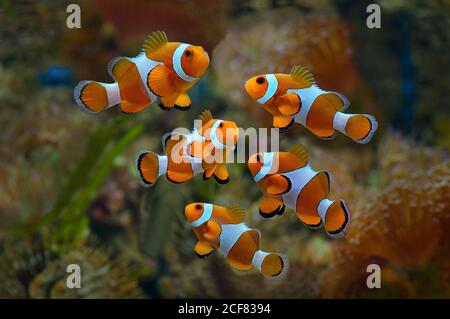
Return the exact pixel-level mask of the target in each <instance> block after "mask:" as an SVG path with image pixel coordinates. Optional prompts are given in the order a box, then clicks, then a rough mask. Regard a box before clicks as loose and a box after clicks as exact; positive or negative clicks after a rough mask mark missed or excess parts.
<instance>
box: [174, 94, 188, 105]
mask: <svg viewBox="0 0 450 319" xmlns="http://www.w3.org/2000/svg"><path fill="white" fill-rule="evenodd" d="M175 105H176V106H178V107H179V108H181V109H188V108H190V107H191V98H190V97H189V95H188V94H187V93H181V94H180V95H178V97H177V99H176V101H175Z"/></svg>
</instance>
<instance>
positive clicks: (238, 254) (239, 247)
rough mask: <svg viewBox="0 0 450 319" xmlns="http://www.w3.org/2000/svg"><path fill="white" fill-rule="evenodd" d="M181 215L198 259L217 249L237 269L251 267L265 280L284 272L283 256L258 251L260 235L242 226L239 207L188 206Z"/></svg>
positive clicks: (243, 216) (198, 204)
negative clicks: (194, 239)
mask: <svg viewBox="0 0 450 319" xmlns="http://www.w3.org/2000/svg"><path fill="white" fill-rule="evenodd" d="M184 212H185V215H186V218H187V219H188V221H189V222H190V223H191V226H192V230H193V231H194V233H195V235H196V236H197V239H198V242H197V244H196V245H195V248H194V251H195V253H196V254H197V256H198V257H200V258H203V257H206V256H208V255H210V254H211V253H212V252H213V251H214V250H215V249H219V251H220V252H221V253H222V254H223V255H224V256H225V258H227V261H228V263H229V264H230V265H231V266H232V267H233V268H235V269H238V270H250V269H251V268H253V267H255V268H256V269H258V270H259V271H260V272H261V273H262V274H264V275H265V276H267V277H278V276H280V275H283V274H284V273H285V271H286V270H287V262H286V259H285V258H284V256H282V255H280V254H278V253H271V252H265V251H262V250H261V248H260V238H261V235H260V233H259V231H258V230H255V229H251V228H249V227H248V226H247V225H246V224H245V223H244V220H245V212H244V210H243V209H242V208H240V207H239V206H237V205H231V206H229V207H222V206H218V205H213V204H209V203H192V204H189V205H187V206H186V208H185V211H184Z"/></svg>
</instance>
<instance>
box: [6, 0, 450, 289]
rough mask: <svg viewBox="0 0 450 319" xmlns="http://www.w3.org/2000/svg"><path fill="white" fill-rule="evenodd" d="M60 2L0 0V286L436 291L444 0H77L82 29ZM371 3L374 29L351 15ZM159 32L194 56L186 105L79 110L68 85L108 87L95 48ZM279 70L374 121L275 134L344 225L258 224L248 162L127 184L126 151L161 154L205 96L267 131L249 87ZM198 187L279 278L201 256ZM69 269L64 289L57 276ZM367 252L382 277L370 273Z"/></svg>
mask: <svg viewBox="0 0 450 319" xmlns="http://www.w3.org/2000/svg"><path fill="white" fill-rule="evenodd" d="M71 3H72V2H71V1H8V0H7V1H1V2H0V43H1V44H2V45H1V47H0V105H1V107H0V127H1V131H0V140H1V143H0V297H1V298H449V297H450V235H449V234H450V158H449V150H450V100H449V95H448V92H449V91H450V75H449V74H450V72H449V71H450V70H449V61H448V54H446V53H447V52H448V51H449V50H450V28H449V25H450V23H449V22H450V5H449V3H448V1H438V0H435V1H426V2H423V1H407V0H395V1H393V0H392V1H389V0H378V1H346V0H320V1H310V0H293V1H268V0H267V1H265V0H260V1H257V0H255V1H224V0H221V1H207V0H192V1H182V0H173V1H164V2H162V1H141V0H130V1H116V0H115V1H106V0H95V1H86V0H82V1H78V2H77V3H78V4H79V8H80V9H81V12H80V21H81V25H80V28H77V27H74V28H71V27H70V23H69V24H68V21H69V20H68V19H69V18H70V14H71V12H72V11H70V10H69V12H67V11H66V9H67V7H68V6H69V4H71ZM372 3H376V4H378V8H379V9H380V17H381V20H380V28H370V27H369V26H368V24H367V21H368V20H367V19H368V17H369V15H370V14H371V13H369V12H367V7H368V6H369V5H370V4H372ZM70 21H72V20H70ZM157 30H161V31H165V33H166V34H167V37H168V38H169V41H180V42H186V43H193V44H196V45H201V46H202V47H203V48H204V49H205V50H206V51H207V52H208V55H209V58H210V64H209V67H208V69H207V71H206V73H205V74H204V75H203V76H202V77H201V79H200V80H199V82H198V83H197V84H196V85H195V86H193V87H192V88H191V89H190V90H189V95H190V97H191V100H192V107H191V109H190V110H188V111H184V112H183V111H181V110H177V109H172V110H170V111H164V110H162V109H161V108H160V107H158V103H155V104H152V105H150V106H149V107H147V108H146V109H145V110H142V111H141V112H139V113H134V114H123V113H121V112H120V111H119V108H118V107H111V108H109V109H108V110H105V111H103V112H101V113H99V114H88V113H86V112H83V111H82V110H81V109H80V108H79V107H77V103H76V102H75V101H74V98H73V91H74V87H75V86H76V85H77V83H78V82H79V81H81V80H86V79H88V80H95V81H103V82H107V83H111V82H112V79H111V77H110V75H109V74H108V70H107V66H108V62H109V61H110V60H111V59H113V58H115V57H118V56H128V57H134V56H136V55H137V54H138V53H139V52H140V51H141V49H142V47H143V43H144V41H145V39H146V37H147V36H148V35H150V34H151V33H152V32H154V31H157ZM295 65H303V66H306V67H307V68H308V69H310V70H311V72H312V74H314V77H315V80H316V82H317V84H318V85H319V86H320V87H321V88H323V89H325V90H329V91H336V92H340V93H342V94H343V95H345V96H346V97H347V98H348V100H349V101H350V102H351V105H350V107H349V110H348V111H349V112H351V113H358V114H359V113H368V114H372V115H374V116H375V117H376V118H377V121H378V129H377V131H376V132H375V135H374V137H373V139H372V140H371V141H370V143H368V144H358V143H355V142H353V141H352V140H351V139H349V138H347V137H345V136H344V135H343V134H338V135H337V136H336V138H335V139H334V140H332V141H330V140H324V139H319V138H318V137H317V136H315V135H314V134H312V133H311V132H310V131H309V130H307V129H306V128H305V127H304V126H302V125H300V124H295V125H294V126H293V127H292V128H291V129H289V130H288V131H287V132H285V133H282V134H280V150H285V151H287V150H289V149H290V148H291V147H292V146H293V145H296V144H302V145H304V146H305V147H306V148H307V149H308V153H309V160H310V162H311V166H312V167H313V168H315V169H318V170H319V169H320V170H327V171H329V172H330V174H331V175H332V181H331V197H332V198H333V199H339V198H342V199H345V202H346V204H347V206H348V209H349V210H350V211H351V214H352V216H351V220H350V224H349V227H348V230H347V233H346V236H345V237H344V238H341V239H333V238H331V237H329V236H327V234H326V232H325V231H324V229H318V230H316V229H309V228H307V227H305V226H304V225H303V224H302V223H301V222H300V221H299V220H298V218H297V216H296V214H295V212H294V211H293V210H292V209H288V208H286V210H285V212H284V214H283V215H282V216H275V217H273V218H270V219H265V218H262V217H261V216H260V214H259V201H260V199H261V198H262V193H261V190H260V189H259V188H258V186H257V185H256V184H255V182H254V181H253V179H252V176H251V174H250V172H249V170H248V168H247V165H246V164H245V163H237V164H228V165H227V167H228V171H229V182H228V183H227V184H220V183H217V182H216V180H214V178H212V179H209V180H207V181H204V180H203V179H202V177H201V176H196V177H194V178H192V179H190V180H188V181H187V182H185V183H182V184H173V183H171V182H170V181H168V180H167V179H165V178H161V179H160V180H158V182H157V184H155V185H154V186H152V187H150V188H145V187H143V186H142V185H141V184H140V183H139V176H138V173H137V171H136V169H135V156H136V154H137V153H138V152H139V151H141V150H152V151H155V152H158V153H160V154H161V153H162V152H163V149H162V146H161V137H162V136H163V134H164V133H166V132H169V131H171V130H173V129H175V128H177V127H186V128H189V129H192V123H193V121H194V120H195V119H197V118H198V117H199V115H200V114H201V113H202V111H203V110H206V109H208V110H211V113H212V114H213V117H214V118H218V119H227V120H230V121H234V122H235V123H236V124H237V125H238V126H239V127H241V128H244V129H245V128H251V127H254V128H271V127H272V116H271V114H269V113H268V112H267V111H266V110H264V109H263V108H262V107H261V106H260V105H259V104H258V103H256V102H255V101H254V100H252V99H251V98H250V97H249V96H248V95H247V93H246V92H245V90H244V84H245V81H246V80H247V79H249V78H250V77H252V76H254V75H257V74H265V73H289V71H290V70H291V68H292V67H293V66H295ZM199 201H200V202H208V203H214V204H217V205H222V206H227V205H229V204H232V203H233V204H238V205H239V206H241V207H242V208H244V210H245V212H246V217H245V218H246V219H245V221H246V223H247V224H248V225H249V227H251V228H255V229H258V230H259V231H260V232H261V234H262V237H261V238H262V239H261V246H262V247H264V249H266V250H268V251H276V252H280V253H282V254H284V255H285V256H286V258H287V259H288V260H289V268H288V269H287V271H286V273H285V274H284V276H283V277H281V278H279V279H277V280H268V279H267V278H265V277H264V276H263V275H261V273H260V272H258V271H257V270H255V269H252V270H249V271H239V270H235V269H233V268H232V267H230V265H229V263H228V262H227V260H226V258H224V257H223V256H222V255H221V254H220V253H213V254H211V255H210V256H208V257H207V258H198V257H197V256H196V254H195V253H194V246H195V244H196V243H197V239H196V237H195V235H194V232H193V231H192V228H191V225H190V224H189V222H188V221H187V219H186V216H185V214H184V208H185V206H186V205H187V204H189V203H193V202H199ZM72 264H75V265H79V267H80V268H81V269H82V274H83V276H85V277H82V288H80V289H69V288H68V287H67V275H68V273H67V271H66V267H67V266H68V265H72ZM369 265H377V266H379V267H380V269H381V272H380V276H381V278H380V281H381V288H372V289H371V288H369V287H368V284H367V282H368V281H367V280H368V276H369V275H370V274H371V271H368V266H369ZM112 287H113V288H114V289H111V288H112Z"/></svg>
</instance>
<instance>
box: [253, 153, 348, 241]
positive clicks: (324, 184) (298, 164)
mask: <svg viewBox="0 0 450 319" xmlns="http://www.w3.org/2000/svg"><path fill="white" fill-rule="evenodd" d="M248 167H249V169H250V172H251V174H252V176H253V179H254V180H255V182H256V183H257V184H258V186H259V187H260V188H261V190H262V192H263V194H264V198H263V199H262V200H261V202H260V203H259V211H260V214H261V216H263V217H266V218H270V217H273V216H275V215H277V214H278V215H281V214H282V213H283V212H284V209H285V206H288V207H289V208H291V209H293V210H295V211H296V212H297V216H298V218H299V219H300V221H302V222H303V223H304V224H305V225H306V226H308V227H311V228H319V227H321V226H322V222H324V224H325V230H326V232H327V233H328V235H329V236H330V237H333V238H339V237H343V236H344V235H345V233H346V231H347V228H348V225H349V221H350V212H349V210H348V209H347V206H346V205H345V202H344V201H343V200H334V201H332V200H329V199H327V196H328V194H329V192H330V175H329V173H328V172H326V171H319V172H318V171H315V170H314V169H312V168H311V166H310V165H309V159H308V153H307V151H306V149H305V148H304V147H303V146H300V145H296V146H294V147H293V148H292V149H291V150H290V151H289V152H269V153H256V154H253V155H252V156H251V157H250V159H249V161H248Z"/></svg>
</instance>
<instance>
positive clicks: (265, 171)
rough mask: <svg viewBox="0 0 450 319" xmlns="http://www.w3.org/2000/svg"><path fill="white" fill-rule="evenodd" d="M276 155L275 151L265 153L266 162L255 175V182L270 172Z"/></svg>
mask: <svg viewBox="0 0 450 319" xmlns="http://www.w3.org/2000/svg"><path fill="white" fill-rule="evenodd" d="M274 156H275V153H274V152H268V153H264V163H263V166H262V167H261V169H260V170H259V172H258V173H257V174H256V175H255V177H253V179H254V180H255V182H259V181H260V180H261V179H263V178H264V177H265V176H266V175H267V174H269V172H270V170H271V169H272V166H273V158H274Z"/></svg>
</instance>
